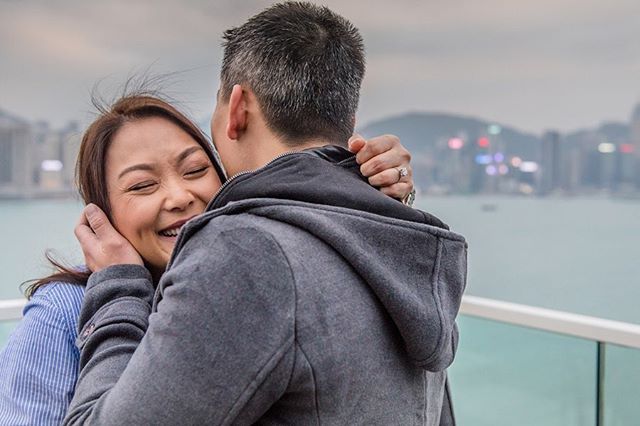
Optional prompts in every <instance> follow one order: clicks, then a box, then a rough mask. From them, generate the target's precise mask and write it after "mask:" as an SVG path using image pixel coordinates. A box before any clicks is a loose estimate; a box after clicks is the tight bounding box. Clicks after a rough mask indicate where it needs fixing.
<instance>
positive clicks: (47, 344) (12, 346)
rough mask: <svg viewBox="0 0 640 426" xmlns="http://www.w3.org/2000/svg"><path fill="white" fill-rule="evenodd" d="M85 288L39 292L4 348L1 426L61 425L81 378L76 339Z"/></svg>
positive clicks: (51, 287)
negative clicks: (79, 375)
mask: <svg viewBox="0 0 640 426" xmlns="http://www.w3.org/2000/svg"><path fill="white" fill-rule="evenodd" d="M83 296H84V287H80V286H77V285H73V284H68V283H51V284H48V285H46V286H44V287H41V288H40V289H38V291H36V293H35V294H34V295H33V297H32V298H31V300H30V301H29V302H28V303H27V305H26V306H25V308H24V312H23V313H24V317H23V319H22V321H21V322H20V323H19V325H18V326H17V328H16V329H15V330H14V332H13V333H12V334H11V336H10V337H9V340H8V342H7V345H6V346H5V348H4V349H3V350H2V351H1V352H0V425H12V426H17V425H59V424H60V423H62V420H63V418H64V415H65V414H66V412H67V408H68V407H69V403H70V402H71V398H72V397H73V392H74V388H75V384H76V380H77V377H78V362H79V359H80V352H79V350H78V348H76V345H75V340H76V337H77V334H78V331H77V325H78V315H79V312H80V306H81V305H82V298H83Z"/></svg>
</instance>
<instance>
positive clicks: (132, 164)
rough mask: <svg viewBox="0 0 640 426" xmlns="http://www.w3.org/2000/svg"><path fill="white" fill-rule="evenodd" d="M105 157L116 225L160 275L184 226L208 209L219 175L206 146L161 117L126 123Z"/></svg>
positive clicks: (218, 182) (116, 135)
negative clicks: (205, 148) (203, 146)
mask: <svg viewBox="0 0 640 426" xmlns="http://www.w3.org/2000/svg"><path fill="white" fill-rule="evenodd" d="M106 159H107V161H106V180H107V189H108V192H109V202H110V204H111V214H112V220H113V225H114V226H115V227H116V229H117V230H118V231H119V232H120V233H121V234H122V235H123V236H124V237H125V238H126V239H127V240H129V242H130V243H131V244H132V245H133V247H134V248H135V249H136V250H137V251H138V253H140V255H141V256H142V258H143V259H144V260H145V261H146V262H147V264H148V265H149V266H150V267H151V269H152V270H153V272H160V273H161V272H163V271H164V268H165V267H166V265H167V263H168V262H169V257H170V256H171V251H172V250H173V247H174V245H175V243H176V239H177V235H178V232H179V231H180V228H181V227H182V225H183V224H184V223H185V222H186V221H187V220H189V219H191V218H192V217H194V216H196V215H199V214H200V213H202V212H204V210H205V208H206V206H207V203H208V202H209V201H210V200H211V198H213V196H214V194H215V193H216V191H217V190H218V188H220V179H219V178H218V175H217V173H216V171H215V169H214V168H213V165H212V164H211V161H210V160H209V157H208V156H207V154H206V153H205V151H204V150H203V149H202V147H200V145H198V143H197V142H196V141H195V140H194V139H193V138H192V137H191V136H189V134H188V133H186V132H185V131H184V130H182V129H181V128H180V127H178V126H177V125H175V124H173V123H172V122H171V121H169V120H167V119H164V118H160V117H151V118H144V119H141V120H137V121H133V122H130V123H127V124H125V125H124V126H123V127H121V128H120V129H119V130H118V132H116V134H115V136H114V137H113V139H112V141H111V146H110V147H109V149H108V151H107V157H106Z"/></svg>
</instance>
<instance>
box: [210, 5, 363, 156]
mask: <svg viewBox="0 0 640 426" xmlns="http://www.w3.org/2000/svg"><path fill="white" fill-rule="evenodd" d="M223 37H224V44H223V46H224V59H223V61H222V72H221V84H222V85H221V94H222V96H223V97H224V98H228V97H229V95H230V94H231V90H232V88H233V85H234V84H242V85H246V86H248V87H249V88H250V89H251V90H252V91H253V92H254V93H255V95H256V98H257V100H258V103H259V105H260V107H261V109H262V112H263V114H264V116H265V119H266V121H267V125H268V126H269V127H270V128H271V130H272V131H274V132H275V133H277V134H278V135H279V136H281V137H282V138H283V140H284V141H285V142H286V143H287V144H289V145H292V146H294V145H298V144H301V143H304V142H305V141H308V140H310V139H318V138H321V139H326V140H327V141H330V142H331V143H334V144H335V143H339V144H345V145H346V142H347V140H348V139H349V137H350V136H351V134H352V133H353V127H354V119H355V114H356V109H357V108H358V99H359V96H360V84H361V82H362V78H363V76H364V69H365V62H364V45H363V41H362V36H361V35H360V33H359V31H358V29H357V28H356V27H354V26H353V24H351V23H350V22H349V21H348V20H346V19H345V18H343V17H341V16H339V15H337V14H335V13H334V12H332V11H331V10H329V9H328V8H326V7H321V6H316V5H313V4H311V3H305V2H287V3H279V4H276V5H274V6H272V7H270V8H268V9H266V10H264V11H263V12H261V13H259V14H257V15H255V16H253V17H252V18H250V19H249V20H248V21H247V22H246V23H245V24H243V25H242V26H240V27H237V28H232V29H230V30H227V31H226V32H225V33H224V36H223Z"/></svg>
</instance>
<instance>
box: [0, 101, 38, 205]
mask: <svg viewBox="0 0 640 426" xmlns="http://www.w3.org/2000/svg"><path fill="white" fill-rule="evenodd" d="M32 148H33V146H32V136H31V126H30V125H29V123H28V122H27V121H26V120H23V119H21V118H18V117H15V116H12V115H10V114H8V113H6V112H4V111H1V110H0V192H2V193H11V194H28V193H29V192H30V191H31V190H32V188H33V174H32V167H31V165H32V159H33V153H32Z"/></svg>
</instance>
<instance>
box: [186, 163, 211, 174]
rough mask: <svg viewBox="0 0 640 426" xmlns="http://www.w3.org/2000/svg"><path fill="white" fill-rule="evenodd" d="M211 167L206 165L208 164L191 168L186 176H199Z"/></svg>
mask: <svg viewBox="0 0 640 426" xmlns="http://www.w3.org/2000/svg"><path fill="white" fill-rule="evenodd" d="M209 167H210V166H208V165H206V166H200V167H196V168H193V169H191V170H189V171H187V172H186V173H185V176H199V175H204V174H205V173H206V172H207V170H209Z"/></svg>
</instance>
